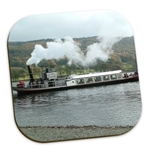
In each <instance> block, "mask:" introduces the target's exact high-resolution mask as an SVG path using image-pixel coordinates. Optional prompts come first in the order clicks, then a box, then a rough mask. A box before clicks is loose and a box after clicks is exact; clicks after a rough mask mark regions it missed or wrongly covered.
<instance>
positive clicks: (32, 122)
mask: <svg viewBox="0 0 150 150" xmlns="http://www.w3.org/2000/svg"><path fill="white" fill-rule="evenodd" d="M7 44H8V54H9V55H8V59H9V65H10V79H11V83H12V84H11V86H12V100H13V109H14V112H13V113H14V117H15V122H16V125H17V127H18V129H19V130H20V131H21V133H22V134H23V135H25V136H26V137H27V138H29V139H31V140H33V141H36V142H56V141H66V140H77V139H85V138H96V137H109V136H116V135H121V134H124V133H126V132H128V131H130V130H131V129H132V128H133V127H134V126H135V125H136V124H137V122H138V120H139V118H140V115H141V107H142V104H141V93H140V85H139V73H138V67H137V59H136V50H135V41H134V34H133V29H132V27H131V26H130V24H129V22H128V21H127V20H126V18H124V17H123V16H122V15H120V14H119V13H116V12H113V11H109V10H103V11H102V10H99V11H85V12H72V13H57V14H41V15H32V16H27V17H25V18H22V19H20V20H19V21H18V22H17V23H16V24H15V25H14V26H13V27H12V29H11V31H10V34H9V36H8V43H7Z"/></svg>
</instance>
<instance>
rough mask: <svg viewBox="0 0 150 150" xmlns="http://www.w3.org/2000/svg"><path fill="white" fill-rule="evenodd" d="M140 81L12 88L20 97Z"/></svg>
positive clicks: (133, 78)
mask: <svg viewBox="0 0 150 150" xmlns="http://www.w3.org/2000/svg"><path fill="white" fill-rule="evenodd" d="M136 81H139V78H138V77H131V78H123V79H117V80H111V81H102V82H95V83H86V84H78V85H73V86H57V87H48V88H17V87H12V89H13V90H14V91H17V92H18V95H27V94H33V93H41V92H50V91H60V90H69V89H75V88H77V89H78V88H86V87H93V86H103V85H113V84H121V83H128V82H136Z"/></svg>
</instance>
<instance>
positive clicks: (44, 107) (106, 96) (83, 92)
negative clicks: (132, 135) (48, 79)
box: [14, 83, 141, 126]
mask: <svg viewBox="0 0 150 150" xmlns="http://www.w3.org/2000/svg"><path fill="white" fill-rule="evenodd" d="M137 85H138V83H128V84H120V85H113V86H102V87H93V88H84V89H72V90H66V91H53V92H46V93H39V94H32V95H26V96H21V97H17V98H14V106H15V116H16V120H17V123H18V125H19V126H32V125H33V126H50V125H51V126H52V125H58V126H61V125H63V126H66V125H101V126H108V125H135V124H136V122H137V121H138V119H139V116H140V113H141V97H140V89H139V86H137ZM129 87H130V88H129Z"/></svg>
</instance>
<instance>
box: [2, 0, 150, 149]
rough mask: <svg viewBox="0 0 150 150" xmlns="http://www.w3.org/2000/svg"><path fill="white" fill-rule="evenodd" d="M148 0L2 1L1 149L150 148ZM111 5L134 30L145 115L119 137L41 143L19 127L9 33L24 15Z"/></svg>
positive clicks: (149, 18)
mask: <svg viewBox="0 0 150 150" xmlns="http://www.w3.org/2000/svg"><path fill="white" fill-rule="evenodd" d="M148 2H149V1H148V0H142V1H141V0H139V1H134V2H133V1H131V0H124V1H120V0H113V1H112V0H103V1H101V0H42V1H41V0H12V1H9V0H5V1H1V2H0V83H1V84H0V149H10V148H11V149H15V150H20V149H21V150H27V149H35V150H41V149H43V150H45V149H55V150H57V149H65V150H66V149H89V150H91V149H105V150H108V149H115V150H120V149H121V150H127V149H128V150H130V149H136V150H141V149H144V150H147V149H150V144H149V138H148V136H149V134H150V98H149V93H150V92H149V91H150V88H149V85H150V81H149V76H150V66H149V64H150V62H149V59H150V57H149V56H150V55H149V52H150V44H149V43H150V38H149V37H150V36H149V35H150V17H149V14H150V9H149V3H148ZM98 9H109V10H113V11H116V12H118V13H120V14H122V15H123V16H124V17H125V18H127V20H128V21H129V22H130V24H131V26H132V27H133V30H134V35H135V44H136V45H135V46H136V52H137V59H138V68H139V73H140V86H141V94H142V115H141V118H140V120H139V122H138V124H137V125H136V126H135V128H134V129H132V130H131V131H130V132H129V133H127V134H124V135H122V136H117V137H109V138H96V139H88V140H78V141H68V142H56V143H47V144H41V143H36V142H33V141H30V140H29V139H27V138H26V137H24V136H23V135H22V134H21V133H20V132H19V130H18V129H17V127H16V125H15V122H14V116H13V105H12V98H11V94H10V93H11V90H10V80H9V66H8V55H7V37H8V34H9V31H10V30H11V27H12V26H13V25H14V24H15V23H16V22H17V21H18V20H19V19H21V18H22V17H24V16H28V15H34V14H43V13H54V12H72V11H85V10H98Z"/></svg>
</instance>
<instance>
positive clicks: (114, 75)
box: [66, 70, 122, 86]
mask: <svg viewBox="0 0 150 150" xmlns="http://www.w3.org/2000/svg"><path fill="white" fill-rule="evenodd" d="M121 77H122V71H121V70H116V71H108V72H99V73H90V74H84V75H71V76H70V77H69V79H68V80H67V81H66V84H67V86H72V85H77V84H86V83H94V82H102V81H105V80H115V79H118V78H121Z"/></svg>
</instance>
